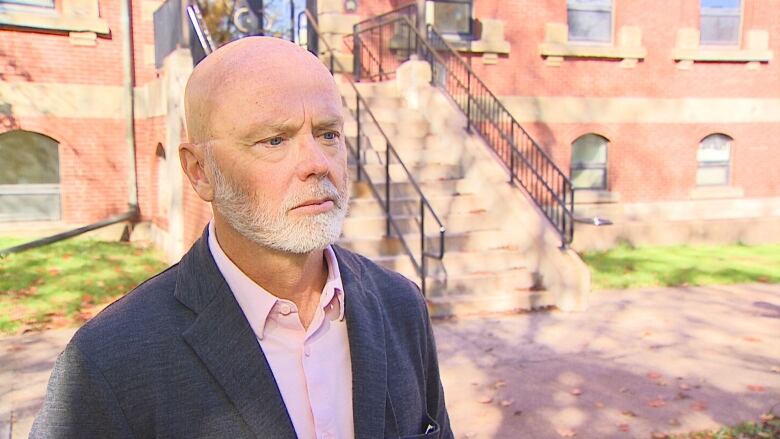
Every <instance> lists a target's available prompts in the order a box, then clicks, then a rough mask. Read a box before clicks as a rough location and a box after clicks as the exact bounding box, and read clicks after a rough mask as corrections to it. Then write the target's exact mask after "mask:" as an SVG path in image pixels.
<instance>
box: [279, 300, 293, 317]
mask: <svg viewBox="0 0 780 439" xmlns="http://www.w3.org/2000/svg"><path fill="white" fill-rule="evenodd" d="M291 312H292V308H291V307H290V305H289V304H288V303H283V304H281V305H279V313H281V314H282V315H283V316H286V315H289V314H290V313H291Z"/></svg>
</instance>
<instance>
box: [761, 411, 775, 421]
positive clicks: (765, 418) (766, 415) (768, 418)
mask: <svg viewBox="0 0 780 439" xmlns="http://www.w3.org/2000/svg"><path fill="white" fill-rule="evenodd" d="M759 419H761V422H769V421H773V420H774V419H776V416H775V415H773V414H771V413H764V414H763V415H761V417H760V418H759Z"/></svg>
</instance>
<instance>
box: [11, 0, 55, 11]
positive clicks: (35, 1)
mask: <svg viewBox="0 0 780 439" xmlns="http://www.w3.org/2000/svg"><path fill="white" fill-rule="evenodd" d="M5 5H22V6H37V7H39V8H54V0H0V11H2V9H3V6H5Z"/></svg>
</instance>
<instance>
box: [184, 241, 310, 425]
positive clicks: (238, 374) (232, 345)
mask: <svg viewBox="0 0 780 439" xmlns="http://www.w3.org/2000/svg"><path fill="white" fill-rule="evenodd" d="M207 234H208V232H207V231H205V232H204V234H203V236H201V238H200V240H198V241H197V242H196V243H195V245H194V246H193V247H192V249H191V250H190V251H189V252H188V253H187V255H185V256H184V258H182V261H181V263H180V268H179V276H178V279H177V284H176V291H175V293H174V295H175V296H176V298H177V299H179V301H181V302H182V303H183V304H184V305H185V306H187V307H188V308H190V309H191V310H192V311H193V312H195V313H196V314H197V318H196V320H195V322H194V323H193V324H192V325H191V326H190V327H189V328H188V329H187V330H186V331H185V332H184V333H183V334H182V336H183V337H184V339H185V340H186V342H187V343H188V344H189V345H190V347H191V348H192V349H193V351H195V353H196V354H197V355H198V357H199V358H200V359H201V361H203V363H204V364H205V365H206V367H207V368H208V370H209V371H210V372H211V374H212V375H213V376H214V377H215V378H216V380H217V382H218V383H219V384H220V385H221V386H222V388H223V389H224V391H225V393H226V394H227V396H228V398H229V399H230V400H231V401H232V403H233V404H234V405H235V407H236V408H237V409H238V411H239V413H240V414H241V416H242V417H243V419H244V421H245V422H246V423H247V424H248V425H249V427H250V428H251V430H252V431H253V432H254V434H255V436H257V437H279V438H295V429H294V427H293V425H292V421H291V420H290V416H289V414H288V413H287V409H286V407H285V405H284V401H283V400H282V396H281V393H280V392H279V388H278V387H277V385H276V381H275V380H274V377H273V372H272V371H271V368H270V367H269V365H268V361H267V360H266V358H265V354H263V352H262V349H261V348H260V345H259V344H258V342H257V339H256V338H255V335H254V332H253V331H252V328H251V327H250V326H249V322H247V320H246V317H245V316H244V314H243V312H242V311H241V307H240V306H239V305H238V302H236V300H235V297H234V296H233V293H232V292H231V291H230V288H229V287H228V286H227V283H226V282H225V280H224V278H223V277H222V274H221V273H220V272H219V269H218V268H217V266H216V264H215V263H214V260H213V258H212V257H211V252H210V251H209V248H208V239H207Z"/></svg>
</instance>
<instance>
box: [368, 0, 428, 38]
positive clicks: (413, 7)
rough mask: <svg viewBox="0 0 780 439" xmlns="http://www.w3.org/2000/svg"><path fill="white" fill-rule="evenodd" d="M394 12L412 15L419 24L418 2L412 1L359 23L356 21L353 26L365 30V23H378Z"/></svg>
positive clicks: (406, 15) (415, 23) (405, 15)
mask: <svg viewBox="0 0 780 439" xmlns="http://www.w3.org/2000/svg"><path fill="white" fill-rule="evenodd" d="M393 14H400V15H401V16H404V17H410V16H411V17H414V21H415V22H414V25H415V26H416V25H417V3H416V2H412V3H407V4H405V5H403V6H399V7H397V8H395V9H392V10H390V11H387V12H383V13H381V14H379V15H374V16H371V17H369V18H366V19H365V20H362V21H358V22H357V23H355V25H354V26H353V27H354V28H355V29H357V30H359V31H362V30H363V29H362V27H363V25H365V24H367V23H377V22H381V21H385V20H384V18H385V17H387V16H389V15H393Z"/></svg>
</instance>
